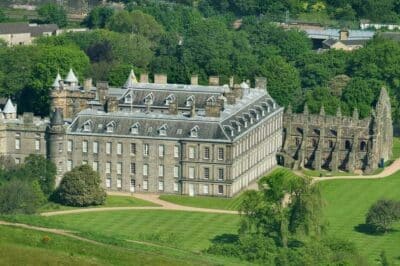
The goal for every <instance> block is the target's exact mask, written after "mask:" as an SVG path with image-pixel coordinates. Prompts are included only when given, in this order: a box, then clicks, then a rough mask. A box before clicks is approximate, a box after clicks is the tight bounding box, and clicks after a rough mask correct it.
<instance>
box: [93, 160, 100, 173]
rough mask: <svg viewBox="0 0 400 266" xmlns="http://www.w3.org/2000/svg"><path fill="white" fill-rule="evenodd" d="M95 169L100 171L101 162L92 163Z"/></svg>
mask: <svg viewBox="0 0 400 266" xmlns="http://www.w3.org/2000/svg"><path fill="white" fill-rule="evenodd" d="M92 168H93V171H96V172H98V171H99V162H93V164H92Z"/></svg>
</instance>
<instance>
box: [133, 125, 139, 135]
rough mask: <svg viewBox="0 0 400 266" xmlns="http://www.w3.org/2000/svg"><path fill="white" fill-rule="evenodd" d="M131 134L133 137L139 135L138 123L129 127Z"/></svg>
mask: <svg viewBox="0 0 400 266" xmlns="http://www.w3.org/2000/svg"><path fill="white" fill-rule="evenodd" d="M131 134H134V135H137V134H139V123H135V124H134V125H133V126H132V127H131Z"/></svg>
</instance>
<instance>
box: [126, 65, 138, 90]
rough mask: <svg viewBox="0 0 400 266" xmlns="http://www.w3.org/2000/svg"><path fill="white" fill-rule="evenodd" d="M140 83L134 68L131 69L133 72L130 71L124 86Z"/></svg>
mask: <svg viewBox="0 0 400 266" xmlns="http://www.w3.org/2000/svg"><path fill="white" fill-rule="evenodd" d="M135 83H138V82H137V79H136V75H135V72H134V71H133V69H132V70H131V73H129V76H128V78H127V80H126V82H125V85H124V88H126V89H128V88H132V87H133V84H135Z"/></svg>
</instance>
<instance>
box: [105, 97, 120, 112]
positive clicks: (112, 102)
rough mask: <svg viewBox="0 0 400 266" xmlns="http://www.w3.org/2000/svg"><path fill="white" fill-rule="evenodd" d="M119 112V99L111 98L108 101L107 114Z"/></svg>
mask: <svg viewBox="0 0 400 266" xmlns="http://www.w3.org/2000/svg"><path fill="white" fill-rule="evenodd" d="M117 111H118V99H117V98H116V97H110V98H109V99H108V100H107V113H112V112H117Z"/></svg>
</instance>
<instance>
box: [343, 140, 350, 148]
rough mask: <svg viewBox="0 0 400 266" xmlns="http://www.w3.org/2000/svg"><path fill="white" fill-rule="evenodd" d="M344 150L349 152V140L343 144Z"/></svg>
mask: <svg viewBox="0 0 400 266" xmlns="http://www.w3.org/2000/svg"><path fill="white" fill-rule="evenodd" d="M344 148H345V149H346V150H350V149H351V142H350V140H346V141H345V143H344Z"/></svg>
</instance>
